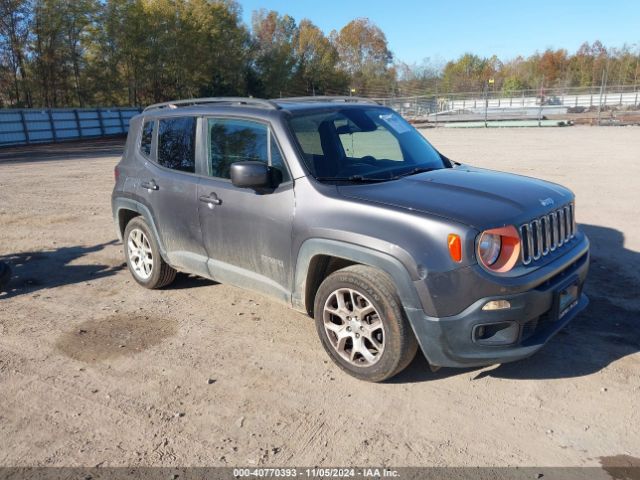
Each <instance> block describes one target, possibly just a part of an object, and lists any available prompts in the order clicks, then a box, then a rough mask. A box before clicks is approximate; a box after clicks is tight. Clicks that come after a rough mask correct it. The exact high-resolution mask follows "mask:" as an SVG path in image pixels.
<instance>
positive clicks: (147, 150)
mask: <svg viewBox="0 0 640 480" xmlns="http://www.w3.org/2000/svg"><path fill="white" fill-rule="evenodd" d="M154 123H155V122H154V121H153V120H147V121H146V122H144V125H143V126H142V138H141V140H140V151H141V152H142V153H144V154H145V155H146V156H150V155H151V141H152V140H153V124H154Z"/></svg>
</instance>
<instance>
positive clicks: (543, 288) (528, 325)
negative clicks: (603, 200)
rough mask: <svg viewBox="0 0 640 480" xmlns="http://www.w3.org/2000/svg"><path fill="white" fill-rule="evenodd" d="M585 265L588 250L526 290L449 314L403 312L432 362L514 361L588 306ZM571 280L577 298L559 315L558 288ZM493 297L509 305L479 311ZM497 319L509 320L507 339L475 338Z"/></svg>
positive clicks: (466, 364) (459, 364) (451, 364)
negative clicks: (489, 341) (498, 341)
mask: <svg viewBox="0 0 640 480" xmlns="http://www.w3.org/2000/svg"><path fill="white" fill-rule="evenodd" d="M588 269H589V253H588V250H586V251H583V252H582V253H581V254H580V255H579V256H577V257H576V258H574V259H572V260H571V262H570V264H569V265H563V266H562V267H561V268H560V270H559V271H558V272H557V273H556V274H555V275H554V276H552V277H551V278H549V279H547V280H545V281H544V282H543V283H541V284H539V285H537V286H536V287H534V288H531V289H530V290H527V291H525V292H520V293H516V294H511V295H496V296H491V297H486V298H481V299H479V300H477V301H476V302H474V303H473V304H472V305H470V306H469V307H468V308H466V309H465V310H464V311H462V312H461V313H459V314H457V315H454V316H450V317H442V318H435V317H431V316H428V315H426V314H425V313H424V311H422V310H418V309H407V314H408V316H409V318H410V320H411V324H412V326H413V329H414V332H415V334H416V336H417V338H418V341H419V343H420V346H421V347H422V350H423V352H424V354H425V356H426V357H427V359H428V360H429V363H431V364H432V365H434V366H442V367H474V366H483V365H491V364H495V363H506V362H512V361H515V360H520V359H522V358H526V357H528V356H530V355H532V354H534V353H535V352H537V351H538V350H539V349H540V348H542V347H543V346H544V345H545V344H546V343H547V342H548V341H549V340H550V339H551V338H552V337H553V336H554V335H555V334H556V333H557V332H558V331H559V330H561V329H562V328H563V327H564V326H565V325H567V324H568V323H569V322H570V321H571V320H572V319H573V318H575V316H576V315H578V313H580V312H581V311H582V310H584V309H585V308H586V307H587V305H588V303H589V300H588V298H587V297H586V295H584V294H583V293H582V289H583V285H584V281H585V279H586V276H587V272H588ZM571 285H576V286H577V288H578V293H577V299H576V302H574V304H573V305H574V306H573V307H572V308H571V309H570V310H568V311H566V313H564V315H562V316H560V315H559V307H558V305H557V304H558V298H559V292H561V291H563V290H564V289H566V288H567V287H569V286H571ZM491 300H508V301H509V303H510V304H511V308H509V309H505V310H491V311H487V310H482V307H483V306H484V305H485V304H486V303H487V302H488V301H491ZM501 322H509V323H508V324H509V325H510V327H509V328H510V330H509V332H510V334H512V336H513V339H512V340H510V341H509V343H508V344H500V345H496V344H486V343H483V340H481V339H478V338H476V334H475V333H474V332H476V331H477V329H478V328H479V327H480V326H489V325H495V324H499V323H501ZM505 324H507V323H505Z"/></svg>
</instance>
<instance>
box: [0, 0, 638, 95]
mask: <svg viewBox="0 0 640 480" xmlns="http://www.w3.org/2000/svg"><path fill="white" fill-rule="evenodd" d="M241 13H242V12H241V9H240V6H239V4H238V3H237V1H236V0H74V1H68V0H0V107H9V106H17V107H69V106H80V107H82V106H94V105H146V104H148V103H153V102H158V101H164V100H168V99H174V98H187V97H196V96H222V95H254V96H261V97H279V96H292V95H294V96H295V95H317V94H338V95H348V94H350V93H354V94H356V95H364V96H374V97H383V96H390V95H424V94H434V93H435V92H440V93H444V92H447V91H449V92H469V91H473V92H478V91H481V90H483V89H484V88H487V86H488V85H489V79H493V80H494V82H493V83H491V84H490V87H489V88H490V89H491V90H492V91H502V92H504V93H507V94H512V93H513V92H516V91H518V90H522V89H539V88H541V87H543V86H544V87H555V86H566V87H572V86H576V87H580V86H583V87H584V86H594V85H599V84H600V82H601V81H602V80H603V78H604V76H605V75H604V73H605V72H607V73H606V77H607V81H608V83H609V84H618V85H623V84H637V83H638V80H639V77H640V52H638V51H631V50H630V48H628V47H626V46H625V47H623V48H621V49H607V48H605V47H604V46H603V45H602V44H601V43H600V42H594V43H593V44H589V43H585V44H583V45H582V46H581V47H580V49H579V50H578V51H577V52H576V53H575V54H572V55H571V54H569V53H568V52H567V51H566V50H550V49H548V50H546V51H544V52H543V53H535V54H533V55H531V56H529V57H528V58H522V57H517V58H515V59H512V60H510V61H507V62H504V63H503V62H501V61H500V60H499V59H498V58H496V57H495V56H493V57H489V58H483V57H480V56H477V55H474V54H472V53H467V54H465V55H462V56H461V57H460V58H458V59H457V60H453V61H449V62H446V63H445V62H442V64H443V66H442V67H441V66H437V65H435V64H433V63H432V62H431V61H425V62H423V63H422V64H418V65H407V64H404V63H402V62H396V63H393V60H394V59H393V55H392V53H391V51H390V50H389V46H388V43H387V39H386V36H385V34H384V32H383V31H382V30H381V29H380V28H379V27H378V26H376V25H375V24H373V23H372V22H371V21H370V20H368V19H366V18H357V19H355V20H353V21H351V22H349V23H348V24H347V25H345V26H344V27H343V28H342V29H341V30H339V31H333V32H331V34H330V35H329V36H328V37H327V36H326V35H325V34H324V33H323V32H322V31H321V30H320V29H319V28H318V27H317V26H316V25H314V24H313V23H312V22H311V21H310V20H308V19H302V20H301V21H300V22H299V23H297V22H296V20H295V19H294V18H292V17H291V16H289V15H286V14H284V15H283V14H280V13H278V12H275V11H267V10H259V11H256V12H254V14H253V19H252V22H251V23H252V25H251V30H249V27H247V26H246V25H244V24H243V23H242V20H241V18H242V15H241Z"/></svg>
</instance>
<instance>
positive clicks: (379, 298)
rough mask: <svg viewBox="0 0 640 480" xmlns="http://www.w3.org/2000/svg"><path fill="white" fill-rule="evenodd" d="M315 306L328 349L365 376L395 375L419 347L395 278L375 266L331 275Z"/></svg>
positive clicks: (372, 378) (345, 365) (372, 379)
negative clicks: (394, 281) (397, 290)
mask: <svg viewBox="0 0 640 480" xmlns="http://www.w3.org/2000/svg"><path fill="white" fill-rule="evenodd" d="M313 311H314V317H315V323H316V330H317V331H318V336H319V337H320V341H321V343H322V346H323V347H324V349H325V350H326V351H327V353H328V354H329V356H330V357H331V359H332V360H333V361H334V362H335V363H336V364H337V365H338V366H339V367H340V368H342V369H343V370H344V371H345V372H347V373H349V374H350V375H353V376H354V377H356V378H359V379H361V380H366V381H370V382H381V381H383V380H386V379H388V378H391V377H393V376H394V375H396V374H398V373H400V372H401V371H402V370H404V369H405V368H406V367H407V366H408V365H409V363H411V361H412V360H413V358H414V357H415V355H416V352H417V350H418V343H417V341H416V338H415V336H414V334H413V331H412V330H411V326H410V325H409V322H408V321H407V319H406V317H405V314H404V310H403V308H402V304H401V302H400V299H399V298H398V294H397V292H396V288H395V285H394V283H393V281H392V280H391V278H390V277H389V276H388V275H387V274H386V273H384V272H382V271H380V270H377V269H375V268H372V267H369V266H366V265H352V266H350V267H347V268H343V269H342V270H338V271H336V272H334V273H332V274H331V275H329V276H328V277H327V278H326V279H325V280H324V281H323V282H322V284H321V285H320V287H319V288H318V292H317V293H316V298H315V305H314V310H313Z"/></svg>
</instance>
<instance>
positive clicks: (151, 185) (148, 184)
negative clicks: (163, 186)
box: [140, 179, 160, 190]
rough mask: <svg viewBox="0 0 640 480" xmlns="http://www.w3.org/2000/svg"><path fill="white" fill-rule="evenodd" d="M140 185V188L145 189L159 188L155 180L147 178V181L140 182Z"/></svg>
mask: <svg viewBox="0 0 640 480" xmlns="http://www.w3.org/2000/svg"><path fill="white" fill-rule="evenodd" d="M140 186H141V187H142V188H146V189H147V190H158V189H159V188H160V187H159V186H158V184H157V183H156V181H155V180H153V179H151V180H149V181H148V182H142V183H140Z"/></svg>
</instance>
